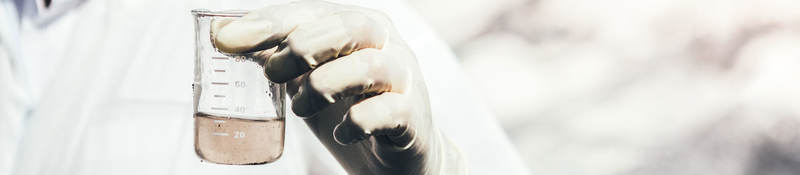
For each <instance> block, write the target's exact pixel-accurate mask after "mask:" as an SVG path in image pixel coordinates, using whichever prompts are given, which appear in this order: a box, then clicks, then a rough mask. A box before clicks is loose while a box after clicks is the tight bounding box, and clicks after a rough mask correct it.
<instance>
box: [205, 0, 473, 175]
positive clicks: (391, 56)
mask: <svg viewBox="0 0 800 175" xmlns="http://www.w3.org/2000/svg"><path fill="white" fill-rule="evenodd" d="M213 25H214V26H213V27H212V28H213V29H212V33H213V35H214V36H213V37H214V44H215V46H216V47H217V48H218V49H219V50H220V51H223V52H227V53H234V54H249V55H250V56H252V57H255V59H262V60H261V61H259V62H264V64H265V72H266V76H267V77H268V78H269V79H270V80H271V81H273V82H277V83H284V82H286V83H287V88H288V91H289V92H288V93H289V95H290V96H292V110H293V111H294V112H295V114H297V116H300V117H302V118H303V119H304V121H305V122H306V124H307V125H308V126H309V127H310V128H311V130H312V131H313V132H314V133H315V134H316V136H317V138H318V139H319V140H320V141H321V142H322V143H323V144H325V146H326V147H327V148H328V150H329V151H330V152H331V153H332V154H333V155H334V157H336V159H337V160H338V161H339V163H340V164H341V165H342V166H343V167H344V168H345V170H347V171H348V172H349V173H351V174H462V173H464V168H465V166H464V165H463V160H462V158H461V155H460V153H459V152H458V150H457V149H456V147H455V146H454V145H453V144H452V143H450V142H449V141H448V140H447V139H446V138H445V137H444V136H443V135H442V134H441V133H440V132H439V130H438V129H436V128H435V127H434V125H433V123H432V120H431V117H432V116H431V112H430V105H429V102H428V94H427V90H426V87H425V83H424V81H423V79H422V75H421V72H420V70H419V66H418V65H417V61H416V58H415V56H414V54H413V53H412V52H411V50H410V49H409V48H408V47H407V46H406V45H405V43H404V42H403V40H402V39H401V38H400V36H399V34H398V33H397V31H396V30H395V29H394V27H393V26H392V24H391V22H390V20H389V18H388V17H386V16H385V15H384V14H382V13H380V12H377V11H373V10H369V9H364V8H360V7H354V6H345V5H340V4H333V3H326V2H317V1H314V2H296V3H290V4H284V5H277V6H271V7H266V8H263V9H259V10H255V11H252V12H250V13H249V14H247V15H246V16H244V17H242V18H240V19H238V20H235V21H223V22H218V23H215V24H213Z"/></svg>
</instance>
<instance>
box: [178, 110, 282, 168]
mask: <svg viewBox="0 0 800 175" xmlns="http://www.w3.org/2000/svg"><path fill="white" fill-rule="evenodd" d="M194 121H195V132H194V133H195V139H194V141H195V143H194V144H195V152H196V153H197V155H198V156H200V158H202V159H204V160H206V161H209V162H213V163H219V164H233V165H248V164H264V163H269V162H273V161H275V160H277V159H278V158H279V157H280V156H281V153H283V139H284V131H285V128H284V119H283V118H275V119H270V120H249V119H239V118H229V117H221V116H213V115H207V114H204V113H195V115H194Z"/></svg>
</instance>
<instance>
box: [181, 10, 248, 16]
mask: <svg viewBox="0 0 800 175" xmlns="http://www.w3.org/2000/svg"><path fill="white" fill-rule="evenodd" d="M249 12H250V11H247V10H222V11H211V10H208V9H193V10H192V14H193V15H194V16H197V17H202V16H219V17H241V16H244V15H246V14H247V13H249Z"/></svg>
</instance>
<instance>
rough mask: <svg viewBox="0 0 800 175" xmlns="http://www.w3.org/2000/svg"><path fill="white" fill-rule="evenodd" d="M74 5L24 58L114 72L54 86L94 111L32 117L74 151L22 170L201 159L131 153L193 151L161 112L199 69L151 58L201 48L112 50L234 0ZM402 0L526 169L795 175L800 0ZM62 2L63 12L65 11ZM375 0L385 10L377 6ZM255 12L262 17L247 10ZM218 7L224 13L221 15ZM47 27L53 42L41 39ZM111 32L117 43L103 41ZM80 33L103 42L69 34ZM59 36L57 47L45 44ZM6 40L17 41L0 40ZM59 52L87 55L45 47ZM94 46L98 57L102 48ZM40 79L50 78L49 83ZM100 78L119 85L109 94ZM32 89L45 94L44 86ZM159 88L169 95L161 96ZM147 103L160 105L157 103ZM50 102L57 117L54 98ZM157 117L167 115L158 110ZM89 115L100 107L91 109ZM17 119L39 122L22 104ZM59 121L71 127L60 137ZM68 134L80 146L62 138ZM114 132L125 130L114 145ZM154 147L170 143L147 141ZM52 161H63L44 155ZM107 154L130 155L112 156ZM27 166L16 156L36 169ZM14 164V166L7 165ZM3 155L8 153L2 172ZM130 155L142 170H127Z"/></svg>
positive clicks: (16, 127) (177, 30)
mask: <svg viewBox="0 0 800 175" xmlns="http://www.w3.org/2000/svg"><path fill="white" fill-rule="evenodd" d="M75 1H77V2H82V0H74V1H54V4H56V5H55V6H58V5H64V6H65V7H66V8H63V9H73V6H74V9H78V10H76V11H74V12H73V11H68V12H72V13H73V14H68V15H66V17H64V19H71V20H72V21H64V20H63V19H62V20H58V19H57V18H56V17H54V16H56V15H61V12H59V11H55V10H54V12H52V13H42V14H39V15H40V16H39V17H41V18H42V21H43V22H42V23H44V24H36V25H34V24H30V23H23V24H21V27H19V28H20V29H23V30H22V31H24V29H30V28H34V29H37V27H41V26H45V25H46V24H51V25H52V26H48V27H50V28H53V29H50V30H52V31H49V32H40V31H38V30H32V31H27V32H21V33H22V34H21V35H19V36H22V37H27V38H28V39H29V40H32V41H34V42H32V43H27V44H26V45H25V47H24V48H23V49H28V50H26V51H29V52H26V53H30V54H32V55H33V56H34V57H31V58H34V59H36V58H41V60H32V61H33V62H34V63H36V61H39V62H45V61H50V60H47V59H57V58H59V57H61V56H62V55H66V56H72V57H76V58H83V57H86V58H90V59H87V60H89V61H86V63H91V64H88V66H97V67H100V68H102V69H101V71H107V72H115V74H108V75H106V74H98V75H97V77H99V78H97V77H94V78H91V77H90V78H84V77H77V76H76V77H75V78H74V79H77V80H79V81H77V82H80V80H83V81H87V82H89V81H90V80H92V81H94V82H95V83H83V84H78V85H79V86H75V87H69V88H67V87H58V86H53V87H57V88H53V89H55V90H57V91H53V92H58V93H62V92H61V91H63V92H67V93H64V94H65V95H64V97H70V98H72V97H75V99H81V100H85V101H89V102H91V103H89V104H88V105H93V106H89V107H86V106H88V105H86V106H82V107H84V108H76V109H74V110H73V109H69V110H68V109H62V111H77V112H80V114H84V115H83V117H84V118H82V120H71V119H70V118H66V117H63V118H62V117H59V116H56V117H54V118H56V119H62V120H60V121H59V122H65V123H66V124H61V123H58V122H50V121H47V120H45V119H39V120H42V121H40V122H39V123H38V124H40V126H39V127H38V128H39V129H42V130H43V131H50V130H57V131H58V133H56V132H53V133H56V134H51V132H41V133H38V134H40V136H47V137H52V138H44V139H41V140H45V141H50V140H51V139H54V140H55V141H50V142H43V143H62V142H64V143H71V144H72V145H71V147H69V148H59V149H55V148H53V147H52V146H51V145H48V144H39V142H36V141H37V140H34V141H29V142H30V143H36V144H31V145H25V146H22V147H26V148H27V149H30V150H33V151H28V152H26V153H27V154H31V155H39V156H42V157H36V158H35V159H30V160H29V161H30V162H34V163H30V162H28V164H26V165H28V166H29V168H30V169H33V170H39V169H45V170H46V169H48V168H49V167H46V168H42V167H39V166H35V165H38V163H39V161H43V163H42V165H48V163H49V165H58V166H56V167H55V168H52V170H51V171H58V170H60V169H73V170H74V171H72V172H73V173H74V172H82V171H81V170H83V171H91V172H96V173H97V172H106V170H108V169H114V168H117V169H116V170H118V172H123V173H125V172H135V171H151V172H157V170H156V169H158V168H163V167H167V168H165V169H168V168H170V166H184V167H192V166H194V165H195V164H199V163H198V161H196V160H197V159H196V158H195V157H193V156H183V155H192V154H194V153H193V150H191V148H190V147H188V146H187V147H181V148H180V151H182V152H180V151H179V153H174V157H177V158H176V159H178V160H179V161H177V162H180V163H181V164H162V163H161V162H167V161H171V160H166V159H165V160H151V161H150V162H141V161H138V160H139V159H137V158H139V157H146V156H150V155H160V154H162V153H163V152H167V153H172V152H175V151H174V150H166V149H159V148H160V147H162V146H163V147H165V148H166V147H167V146H175V145H180V144H179V143H186V144H187V145H188V144H189V143H191V142H192V138H191V137H189V136H191V131H190V130H191V129H188V128H190V125H185V128H176V127H174V126H176V125H179V124H180V123H182V120H180V119H185V120H186V121H189V120H188V118H177V119H172V120H170V121H161V120H162V118H158V117H160V116H162V115H163V116H168V115H173V116H188V114H186V115H184V114H183V113H181V112H182V111H181V110H179V109H189V108H188V104H189V99H191V97H189V96H190V94H189V93H181V92H188V91H187V90H188V89H187V88H188V87H187V86H186V85H188V84H189V83H190V82H189V81H190V80H189V79H186V78H184V77H189V76H191V67H189V66H185V67H176V68H173V67H169V66H164V65H167V64H164V65H161V66H152V65H150V64H146V63H147V61H159V60H160V61H163V62H165V63H169V64H174V65H190V64H189V63H191V62H190V61H191V60H190V59H163V58H165V57H166V58H191V56H190V55H191V54H192V52H191V50H192V49H193V47H194V46H193V45H189V44H186V45H176V46H174V48H173V47H160V46H157V45H153V46H148V47H143V49H141V50H130V49H127V47H122V46H125V45H124V44H118V43H130V45H134V44H141V43H168V42H176V41H178V40H179V39H185V40H186V41H190V40H191V39H192V37H193V36H192V35H191V33H188V32H184V31H189V30H191V27H190V26H191V25H189V24H190V21H189V20H187V19H189V17H190V16H189V14H188V13H187V12H188V9H187V8H186V7H185V5H186V4H192V3H187V2H193V3H196V2H201V3H200V4H202V2H205V3H206V4H205V5H203V6H200V5H198V6H200V7H217V6H211V5H210V4H233V3H232V2H230V1H163V2H162V1H158V3H163V4H161V5H160V6H152V5H147V3H145V2H147V1H139V0H130V1H92V0H90V1H88V2H90V3H87V4H85V5H80V3H73V4H70V3H68V2H75ZM267 1H269V0H267ZM405 1H406V2H408V4H409V5H410V7H412V10H414V11H416V12H418V15H419V16H421V17H422V18H423V19H424V20H425V22H426V23H427V24H429V25H431V26H432V27H433V28H434V30H435V31H436V32H437V34H438V35H439V36H440V37H441V38H443V39H444V40H445V41H446V42H447V44H448V45H449V46H450V47H451V49H452V50H453V52H454V53H455V54H456V56H457V58H458V61H459V62H460V64H461V66H462V67H463V68H464V70H465V71H466V73H467V74H468V76H467V77H469V78H471V79H472V80H471V82H472V86H475V87H476V89H478V90H480V92H481V93H480V94H477V95H478V96H480V97H481V98H482V99H481V100H482V101H483V103H484V104H486V105H488V106H490V107H491V110H492V111H493V112H494V113H495V114H496V116H497V118H498V120H499V121H500V123H501V125H502V127H503V129H504V131H505V132H506V133H507V134H508V137H509V138H510V140H511V141H512V142H513V144H514V146H515V147H516V149H517V150H516V151H518V152H519V155H520V157H521V158H522V159H523V160H524V164H525V166H526V167H527V168H528V170H529V171H530V172H531V173H532V174H548V175H549V174H569V175H572V174H596V175H603V174H800V82H799V81H798V80H799V79H800V78H798V77H800V10H798V9H800V1H798V0H726V1H722V0H705V1H697V0H606V1H592V0H405ZM22 2H27V3H28V4H33V3H31V2H29V1H26V0H6V1H2V0H0V3H5V4H2V5H5V6H3V7H5V8H0V15H1V14H5V13H3V12H6V13H9V12H10V10H9V9H11V7H12V6H13V5H17V6H20V7H17V8H20V9H21V8H22V7H21V5H19V4H22ZM37 2H38V1H37ZM42 2H44V1H42ZM62 2H67V3H64V4H59V3H62ZM152 2H155V1H152ZM381 2H386V1H375V3H381ZM390 2H397V1H390ZM34 5H35V4H34ZM247 7H249V8H254V7H253V6H252V5H250V4H247ZM25 8H35V7H34V6H30V7H25ZM219 8H222V9H224V6H221V7H219ZM64 11H66V10H64ZM97 14H110V15H109V16H108V17H106V16H103V15H97ZM158 14H171V15H173V17H175V18H153V20H119V21H117V20H108V19H112V17H113V18H118V19H133V17H136V16H139V15H158ZM175 14H178V15H175ZM48 15H49V16H48ZM180 15H184V16H180ZM178 17H183V18H178ZM15 19H25V18H21V17H20V18H17V16H0V22H16V21H14V20H15ZM78 19H80V20H78ZM3 20H5V21H3ZM84 20H85V21H90V22H96V23H97V24H102V25H87V26H80V25H75V26H70V25H69V24H72V23H74V24H84V23H81V22H82V21H84ZM171 20H177V21H171ZM3 24H6V23H3ZM12 24H13V23H12ZM89 24H94V23H89ZM142 24H146V25H142ZM37 25H41V26H37ZM98 26H101V27H98ZM164 26H167V27H164ZM1 27H8V28H11V27H15V26H11V27H9V26H0V28H1ZM169 27H171V28H170V29H172V30H169V31H165V33H168V34H175V35H174V36H172V35H168V36H170V37H171V38H158V37H152V36H159V35H155V34H158V33H159V32H161V29H162V28H169ZM184 29H185V30H184ZM11 31H13V30H0V35H2V36H17V35H18V33H12V32H11ZM75 31H82V32H81V33H80V34H81V35H76V34H74V33H70V32H75ZM104 31H128V32H131V33H134V32H141V33H142V34H148V35H147V36H151V37H144V38H142V37H139V36H138V34H139V33H136V34H137V35H128V33H121V34H120V33H103V32H104ZM170 32H171V33H170ZM9 33H10V34H9ZM39 33H44V34H49V35H41V36H40V35H38V34H39ZM64 33H70V35H64ZM111 34H115V35H111ZM104 35H107V36H119V37H107V38H102V37H95V36H104ZM82 37H86V38H94V39H97V40H78V39H76V40H75V41H71V40H68V39H71V38H82ZM52 38H55V39H53V41H50V40H44V39H52ZM0 39H3V40H0V46H2V47H3V48H0V57H3V56H7V55H3V54H13V53H10V52H9V53H5V52H1V51H3V50H2V49H7V50H15V49H18V48H17V47H22V46H23V45H21V44H16V43H15V42H9V41H6V40H14V39H18V38H8V37H6V38H2V37H0ZM39 39H41V40H39ZM54 41H61V42H54ZM4 42H5V43H12V44H7V45H1V44H2V43H4ZM64 43H68V44H69V45H75V46H76V47H78V48H81V49H78V50H77V51H71V50H68V49H50V48H58V47H55V46H61V45H64ZM115 43H116V44H115ZM187 43H188V42H187ZM118 46H119V47H118ZM5 47H8V48H5ZM92 47H98V48H103V49H99V51H98V50H93V48H92ZM173 50H183V51H181V52H174V51H173ZM68 51H70V52H68ZM147 51H157V52H147ZM157 53H173V54H170V55H158V54H157ZM119 55H122V56H125V57H124V58H135V59H134V60H132V61H131V60H125V59H117V60H116V61H119V60H122V62H120V63H116V62H111V61H108V60H114V59H106V58H114V57H115V56H119ZM92 60H95V61H92ZM164 60H167V61H164ZM80 64H82V63H80V62H77V63H73V64H69V65H56V64H50V66H51V67H41V68H40V67H39V66H40V65H38V64H31V65H34V66H37V67H36V69H30V70H35V71H31V72H32V73H31V74H32V75H31V76H36V75H35V74H48V73H52V72H53V70H54V67H57V66H72V67H78V68H80V66H81V65H80ZM109 65H110V66H109ZM2 66H8V65H0V67H2ZM88 66H87V67H88ZM126 66H130V67H133V68H137V69H132V68H131V69H130V70H147V71H148V72H147V73H141V74H137V72H134V71H130V72H117V71H113V70H115V69H117V68H119V67H126ZM68 70H72V71H71V72H66V73H71V74H65V75H84V74H86V75H94V74H92V73H91V72H88V71H86V70H82V69H68ZM125 70H127V69H125ZM2 71H6V72H9V70H8V69H5V70H4V69H0V72H2ZM149 71H152V72H149ZM159 71H160V72H159ZM153 72H155V73H153ZM161 72H181V73H174V74H173V73H170V74H166V73H161ZM58 73H59V74H64V73H65V72H58ZM5 75H8V74H5ZM117 75H137V76H141V77H137V76H125V78H124V81H122V82H121V83H120V82H117V79H116V78H118V77H116V76H117ZM2 78H6V79H2ZM70 78H73V77H70ZM0 80H8V81H10V80H11V79H10V77H9V76H5V77H4V76H0ZM112 80H113V81H112ZM172 80H181V81H172ZM184 80H185V81H184ZM40 81H41V82H48V81H46V79H42V80H40ZM69 81H71V80H70V79H64V80H59V81H56V82H57V83H61V84H72V82H69ZM106 83H107V84H111V83H118V84H113V86H106V85H105V84H106ZM32 84H33V85H34V86H38V87H50V86H47V85H48V84H46V83H37V82H33V83H32ZM138 84H145V85H146V86H145V85H142V86H138ZM131 85H137V86H131ZM11 86H12V85H11V84H0V88H6V90H0V100H7V101H8V100H9V99H11V100H12V101H13V100H15V99H23V98H22V97H20V96H12V95H9V94H13V93H15V92H17V93H18V92H22V91H30V90H31V89H32V88H30V89H26V88H21V87H14V88H8V87H11ZM160 86H164V87H168V88H163V87H160ZM92 87H114V88H115V89H114V90H113V91H112V90H107V91H108V92H106V91H101V93H98V94H100V95H92V94H94V93H95V92H92V91H90V90H92ZM116 87H120V88H118V89H116ZM85 89H90V90H85ZM117 91H119V92H117ZM34 92H35V90H34ZM70 92H82V93H85V94H89V95H87V97H84V96H81V95H85V94H81V93H70ZM153 92H160V94H158V95H152V94H151V93H153ZM117 93H119V94H122V95H118V94H117ZM109 94H110V95H109ZM57 95H61V94H57ZM33 96H36V94H34V95H33ZM106 96H109V97H106ZM77 97H80V98H77ZM117 98H119V99H122V100H119V99H117ZM171 99H183V100H184V101H170V100H171ZM115 100H117V101H115ZM148 100H153V101H156V100H161V101H159V102H161V103H154V102H152V101H148ZM13 102H15V103H7V104H11V106H0V107H8V108H15V109H17V108H19V109H22V108H21V107H22V105H21V104H22V103H21V102H18V101H13ZM108 102H115V103H108ZM70 103H74V102H73V101H71V99H69V98H65V99H63V100H62V101H58V103H55V102H54V103H51V104H70ZM13 105H17V106H13ZM52 106H55V107H56V109H60V108H61V106H60V105H52ZM76 106H79V107H81V106H80V105H76ZM64 108H66V107H64ZM3 109H5V108H3ZM142 109H146V110H142ZM152 109H159V110H162V111H166V112H160V111H156V112H152V111H148V110H152ZM173 109H174V110H173ZM90 110H94V111H95V112H92V113H90V112H87V111H90ZM0 111H2V110H0ZM98 111H99V112H98ZM5 112H8V111H5ZM11 112H16V113H20V114H22V113H26V112H27V113H30V111H22V110H19V111H11ZM141 116H149V118H148V117H141ZM2 117H5V116H0V118H2ZM67 119H70V120H67ZM156 119H158V121H159V122H160V125H150V124H151V123H147V124H148V125H147V126H150V127H160V128H168V129H171V130H172V131H174V132H173V133H172V135H165V134H162V133H160V131H155V130H153V131H148V132H144V133H141V132H139V131H141V128H140V127H139V126H141V125H144V124H145V121H147V120H156ZM7 121H11V120H7ZM14 122H16V123H14ZM20 123H22V121H21V119H20V120H15V121H11V122H0V128H2V129H6V130H12V131H15V132H16V133H20V132H21V131H22V129H21V128H22V125H21V124H20ZM68 124H75V125H76V127H67V126H64V125H68ZM60 127H61V128H67V129H64V130H61V128H60ZM52 128H56V129H52ZM95 131H103V132H95ZM105 131H108V132H105ZM181 131H183V135H181ZM65 133H66V134H65ZM288 133H292V132H288ZM295 133H297V132H295ZM2 134H5V135H2ZM12 134H13V133H12ZM12 134H9V133H0V136H5V138H6V139H8V138H14V139H16V138H15V137H10V136H9V135H12ZM58 134H61V135H69V136H71V137H60V136H61V135H58ZM116 135H123V136H125V137H122V138H118V137H112V136H116ZM136 136H142V137H138V138H137V137H136ZM144 136H146V137H144ZM180 136H184V137H181V139H179V141H180V142H179V141H175V140H176V139H175V138H176V137H180ZM126 137H129V138H126ZM145 138H146V139H145ZM80 139H84V140H80ZM157 139H163V140H168V141H170V142H163V143H162V142H153V143H149V142H145V141H143V140H157ZM155 143H158V144H155ZM290 143H291V142H290ZM3 144H5V145H3ZM9 145H10V146H9ZM142 145H144V146H142ZM0 148H3V149H0V151H7V152H9V151H8V150H14V149H16V148H15V145H12V144H11V143H0ZM9 148H13V149H9ZM99 148H106V149H99ZM139 149H149V150H150V152H144V151H142V152H138V151H139ZM176 149H177V148H176ZM61 150H66V151H61ZM85 150H91V151H85ZM50 153H52V155H56V156H54V157H50V156H51V154H50ZM112 153H114V155H111V154H112ZM107 155H110V156H107ZM165 155H166V154H165ZM170 155H173V154H170ZM179 155H180V156H179ZM82 156H83V157H82ZM6 157H10V156H6ZM21 157H22V156H21ZM72 157H79V158H81V159H72ZM107 157H122V158H123V159H121V160H113V161H109V160H106V159H103V158H107ZM23 158H27V157H23ZM23 158H18V159H22V160H26V159H23ZM282 159H283V160H284V161H283V162H287V161H289V160H298V159H299V158H298V156H294V157H292V156H286V157H284V158H282ZM4 160H5V161H6V162H10V161H11V160H12V159H4ZM4 160H0V163H3V162H2V161H4ZM92 161H94V162H103V163H109V164H111V162H113V163H117V164H115V166H95V167H92V165H84V164H81V162H92ZM159 161H161V162H159ZM130 162H135V163H131V164H130V165H128V164H126V163H130ZM148 163H149V164H148ZM30 164H34V165H30ZM140 164H144V165H147V166H141V165H140ZM140 166H141V167H140ZM73 167H75V168H73ZM87 167H88V168H87ZM143 167H144V168H143ZM81 168H83V169H81ZM259 168H264V166H261V167H259ZM497 168H502V167H497ZM97 169H100V170H97ZM4 171H10V170H8V169H5V170H4V169H3V168H2V165H0V174H2V173H3V172H4ZM108 171H109V172H110V170H108ZM199 171H206V169H201V170H199ZM320 171H321V172H322V173H321V174H325V173H329V172H325V171H324V170H320ZM170 172H178V173H174V174H192V173H186V172H184V173H181V171H170ZM253 172H256V171H253ZM67 173H69V172H67ZM259 173H260V172H259ZM56 174H58V173H56ZM75 174H79V173H75ZM145 174H147V173H145ZM150 174H155V173H150Z"/></svg>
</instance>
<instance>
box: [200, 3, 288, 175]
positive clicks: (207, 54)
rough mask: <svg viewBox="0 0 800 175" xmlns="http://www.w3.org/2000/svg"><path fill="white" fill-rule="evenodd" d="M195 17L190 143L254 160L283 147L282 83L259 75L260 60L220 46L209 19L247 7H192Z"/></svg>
mask: <svg viewBox="0 0 800 175" xmlns="http://www.w3.org/2000/svg"><path fill="white" fill-rule="evenodd" d="M192 14H193V15H194V17H195V35H196V36H195V41H196V42H195V43H196V46H195V69H194V83H193V84H192V87H193V91H194V122H195V123H194V124H195V131H194V133H195V135H194V136H195V137H194V146H195V152H196V153H197V156H199V157H200V158H201V159H203V160H205V161H208V162H213V163H218V164H235V165H256V164H265V163H269V162H273V161H275V160H277V159H278V158H279V157H280V156H281V154H282V152H283V142H284V132H285V129H284V126H285V125H284V122H285V121H284V114H285V113H286V112H285V111H286V108H284V105H285V96H284V95H283V94H285V91H286V88H285V86H284V85H282V84H277V83H272V82H270V81H269V80H267V78H266V76H265V75H264V67H263V61H262V62H258V61H252V59H249V58H248V57H246V56H231V55H226V54H223V53H221V52H219V51H218V50H217V49H216V48H215V47H214V46H213V44H212V37H213V35H214V34H213V33H212V30H211V27H212V25H214V24H216V23H218V22H224V21H226V20H234V19H236V18H240V17H241V16H243V15H245V14H247V11H218V12H217V11H209V10H192Z"/></svg>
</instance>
